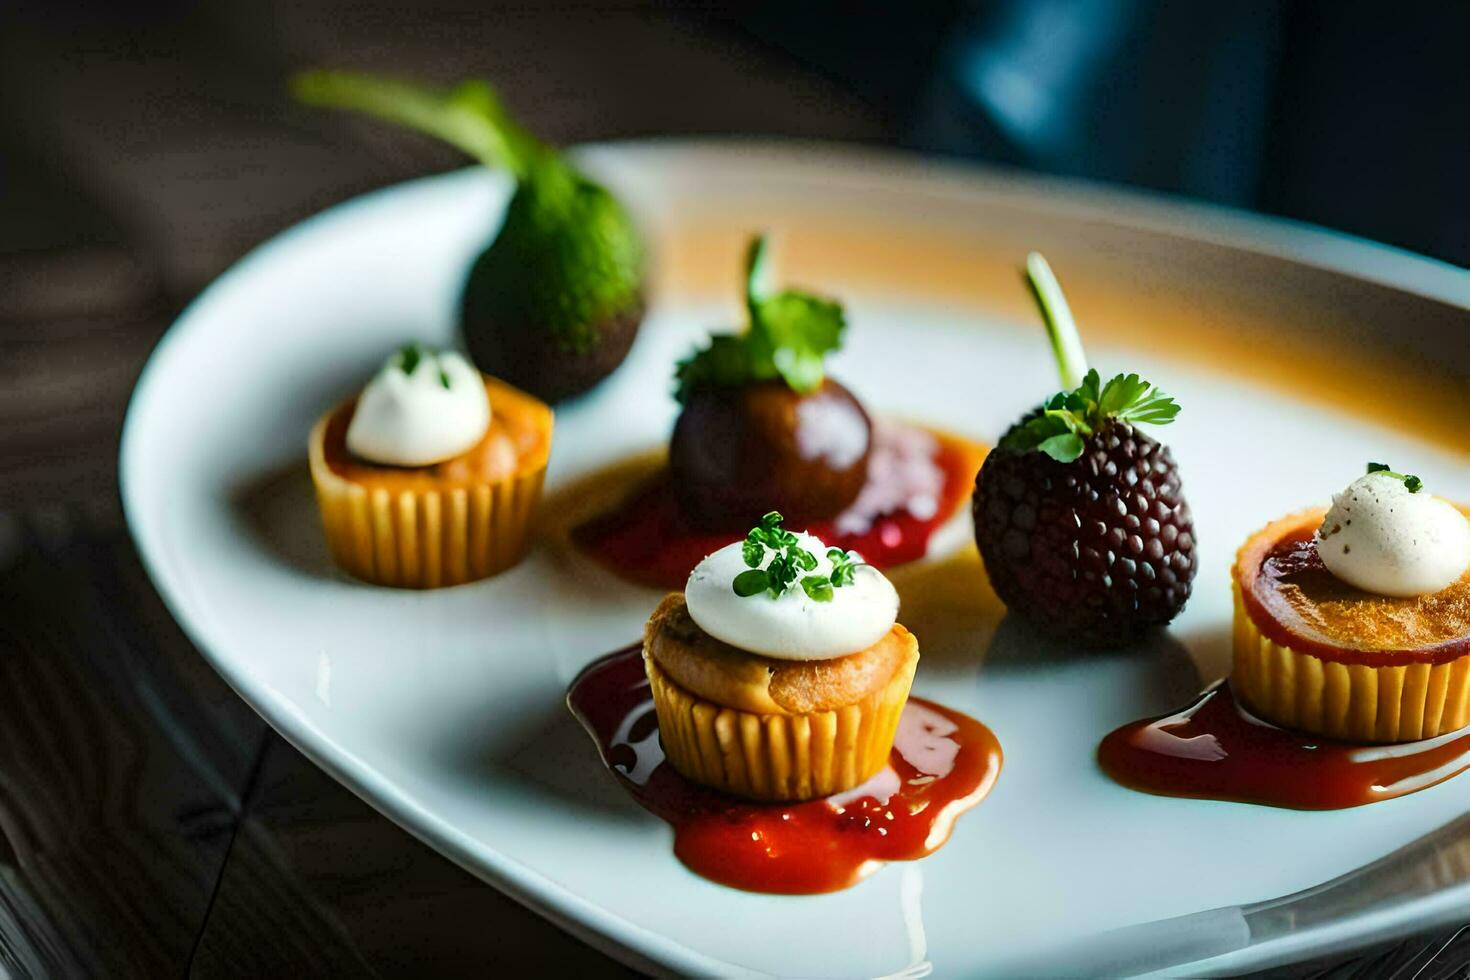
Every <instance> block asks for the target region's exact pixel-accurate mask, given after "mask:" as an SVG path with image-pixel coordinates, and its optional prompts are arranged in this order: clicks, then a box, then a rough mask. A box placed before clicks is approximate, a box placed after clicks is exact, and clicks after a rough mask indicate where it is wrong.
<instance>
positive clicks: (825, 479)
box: [669, 378, 873, 530]
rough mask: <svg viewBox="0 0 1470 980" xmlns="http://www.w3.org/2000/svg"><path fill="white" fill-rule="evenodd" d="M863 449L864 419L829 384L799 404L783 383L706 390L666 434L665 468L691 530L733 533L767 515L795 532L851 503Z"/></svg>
mask: <svg viewBox="0 0 1470 980" xmlns="http://www.w3.org/2000/svg"><path fill="white" fill-rule="evenodd" d="M872 441H873V426H872V423H871V421H870V420H869V419H868V413H867V412H866V411H864V410H863V407H862V405H861V404H860V403H859V402H858V400H857V399H856V398H854V397H853V396H852V393H851V392H849V391H848V390H847V389H846V388H844V387H843V386H842V385H840V384H838V383H837V382H836V381H833V380H832V379H830V378H828V379H826V380H825V381H823V382H822V386H821V387H820V388H818V389H817V390H816V391H814V392H812V393H810V394H806V395H802V394H798V393H797V392H795V391H792V390H791V388H790V387H788V386H787V385H786V383H785V382H784V381H761V382H756V383H752V384H745V385H736V386H708V387H702V388H698V389H695V390H694V391H692V392H691V393H690V394H689V397H688V399H687V401H686V402H685V404H684V410H683V412H681V413H680V415H679V420H678V422H676V423H675V425H674V435H673V438H672V439H671V440H670V442H669V469H670V471H671V475H672V478H673V482H674V490H675V493H676V494H677V496H678V498H679V502H680V504H681V505H682V507H683V510H684V512H685V514H686V515H687V516H688V518H689V519H690V521H691V522H692V523H694V524H696V525H698V526H700V527H704V528H707V529H720V530H726V529H728V530H743V529H744V528H746V527H749V526H750V525H751V524H754V523H755V522H756V521H758V520H759V519H760V517H761V515H762V514H764V513H766V512H767V511H770V510H777V511H780V512H781V513H782V514H783V515H785V517H786V522H787V524H788V526H791V527H801V526H802V525H803V524H808V523H813V522H817V521H824V520H829V519H831V518H833V517H836V516H837V515H838V514H840V513H842V511H843V510H845V509H846V508H847V507H848V505H850V504H851V503H852V502H853V501H854V500H856V499H857V495H858V493H859V491H861V490H862V488H863V484H864V482H866V480H867V475H868V452H869V449H870V448H871V445H872Z"/></svg>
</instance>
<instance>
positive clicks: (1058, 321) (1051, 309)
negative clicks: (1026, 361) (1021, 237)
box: [1026, 252, 1087, 391]
mask: <svg viewBox="0 0 1470 980" xmlns="http://www.w3.org/2000/svg"><path fill="white" fill-rule="evenodd" d="M1026 283H1027V285H1029V286H1030V287H1031V293H1032V295H1034V296H1035V297H1036V305H1037V306H1038V307H1040V308H1041V319H1042V321H1043V322H1044V323H1045V324H1046V335H1047V337H1048V338H1049V339H1050V340H1051V349H1052V354H1053V355H1054V356H1055V357H1056V359H1057V372H1058V373H1059V374H1060V375H1061V378H1062V388H1064V389H1065V390H1067V391H1071V390H1073V389H1075V388H1077V387H1078V386H1079V385H1081V384H1082V379H1083V377H1085V376H1086V374H1087V354H1086V352H1085V351H1083V349H1082V338H1081V337H1079V336H1078V335H1077V323H1076V321H1075V320H1073V319H1072V309H1071V307H1069V306H1068V305H1067V297H1066V295H1065V294H1064V293H1063V292H1062V286H1061V283H1059V282H1057V277H1056V274H1055V273H1053V272H1052V271H1051V266H1050V265H1048V264H1047V261H1046V259H1045V258H1043V257H1042V255H1041V253H1040V252H1032V253H1030V254H1029V255H1027V256H1026Z"/></svg>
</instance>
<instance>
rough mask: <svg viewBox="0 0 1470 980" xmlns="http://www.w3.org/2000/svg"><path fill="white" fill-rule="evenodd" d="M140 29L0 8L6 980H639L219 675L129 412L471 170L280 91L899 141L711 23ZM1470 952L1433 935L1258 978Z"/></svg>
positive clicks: (1461, 960) (445, 2) (270, 10)
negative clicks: (283, 269) (347, 79)
mask: <svg viewBox="0 0 1470 980" xmlns="http://www.w3.org/2000/svg"><path fill="white" fill-rule="evenodd" d="M144 9H145V11H149V13H144V14H136V12H135V16H131V17H129V18H126V19H123V18H114V17H112V16H110V15H109V13H108V11H107V6H106V5H105V4H100V3H99V4H98V5H97V6H95V7H88V6H79V7H77V8H75V9H74V10H72V11H71V12H70V13H58V12H57V11H55V10H52V9H49V5H37V6H36V7H35V8H34V9H32V10H30V11H29V12H28V11H27V10H26V9H25V8H23V7H16V6H13V5H5V6H0V421H3V425H0V447H3V451H0V977H3V976H6V975H15V976H18V977H31V976H34V977H49V976H74V975H76V976H82V975H91V976H109V977H128V976H138V977H167V976H179V975H185V974H187V975H190V976H199V977H235V976H283V975H292V976H298V975H306V976H335V975H343V976H358V975H374V974H377V975H383V976H402V975H415V976H422V975H431V976H457V975H471V974H485V973H487V972H491V971H514V972H517V973H519V972H538V973H539V972H549V971H556V972H561V971H578V972H591V973H597V974H617V973H620V972H626V971H624V970H622V968H621V967H619V966H618V965H617V964H615V963H614V962H613V961H611V960H609V959H607V958H606V957H604V956H602V955H601V954H599V953H597V952H596V951H594V950H592V949H590V948H589V947H587V946H585V945H583V944H582V943H580V942H578V941H577V940H575V939H572V938H571V937H569V936H567V935H566V934H564V933H562V932H561V931H559V930H558V929H556V928H555V927H553V926H551V925H550V924H548V923H546V922H544V921H543V920H541V919H540V918H538V917H537V916H535V915H533V914H532V913H530V912H528V911H526V910H524V909H522V908H521V907H520V906H519V905H517V904H516V903H514V902H513V901H511V900H509V899H507V898H504V897H502V896H501V895H499V894H498V893H497V892H495V891H494V890H493V889H491V888H489V887H488V886H485V885H483V884H481V883H479V882H478V881H477V880H476V879H474V878H472V877H471V876H470V875H469V874H467V873H465V872H464V871H461V870H460V869H458V868H457V867H455V866H453V865H451V864H450V863H449V862H448V861H446V860H444V859H443V858H441V857H439V856H438V855H437V854H435V853H434V852H432V851H430V850H429V849H428V848H426V847H424V846H423V845H421V844H419V843H418V842H416V841H415V840H413V839H412V838H410V837H409V836H408V835H407V834H406V833H404V832H403V831H401V830H400V829H398V828H397V827H396V826H394V825H393V824H391V823H389V822H388V821H387V820H385V819H384V818H383V817H381V816H379V815H378V814H377V813H376V812H374V811H373V810H372V809H371V808H370V807H368V806H367V805H366V804H365V803H363V802H362V801H360V800H358V799H357V798H356V797H355V796H353V795H352V794H350V793H349V792H347V791H346V790H345V789H343V788H342V787H341V786H339V785H338V784H337V783H335V782H334V781H333V780H332V779H330V778H329V777H328V776H326V775H325V774H324V773H322V772H321V771H320V770H318V769H317V768H316V767H315V766H313V765H312V764H311V763H309V762H308V761H306V760H305V759H304V758H303V757H302V756H301V755H300V754H299V753H298V752H296V751H295V750H294V749H292V748H291V747H290V746H288V745H286V744H285V743H284V742H283V741H282V740H281V739H280V738H279V737H278V736H276V735H275V734H274V733H273V732H271V731H270V730H269V729H268V728H267V727H266V725H265V724H264V723H263V722H262V721H261V719H260V718H258V717H257V716H256V715H255V714H254V712H253V711H251V710H250V709H249V708H248V707H246V706H245V705H244V703H243V702H241V701H240V700H239V699H238V698H237V697H236V696H235V695H234V694H233V693H232V692H231V691H230V690H229V689H228V688H227V687H226V686H225V685H224V683H223V682H222V681H221V680H220V679H219V678H218V677H217V676H216V675H215V674H214V673H213V672H212V670H211V669H210V668H209V667H208V666H207V665H206V664H205V663H204V661H203V660H202V659H201V658H200V657H199V656H198V654H197V653H196V652H195V651H194V650H193V648H192V647H191V646H190V644H189V642H188V641H187V640H186V639H185V637H184V636H183V635H182V633H181V632H180V630H179V629H178V627H177V626H176V625H175V624H174V623H173V621H172V620H171V619H170V617H169V615H168V613H167V612H166V611H165V609H164V608H163V606H162V604H161V602H160V600H159V599H158V597H157V595H156V593H155V592H154V590H153V588H152V586H151V585H150V584H149V582H148V580H147V578H146V576H145V575H144V574H143V571H142V569H141V568H140V566H139V563H138V559H137V556H136V554H135V552H134V550H133V548H132V545H131V543H130V541H129V540H128V537H127V533H126V531H125V529H124V527H123V524H122V517H121V511H120V507H119V503H118V493H117V484H116V458H117V443H118V435H119V431H120V427H121V420H122V414H123V410H124V408H125V405H126V401H127V396H128V393H129V391H130V390H131V387H132V384H133V382H134V380H135V379H136V377H137V374H138V371H139V370H140V368H141V366H142V364H143V361H144V360H145V358H146V357H147V354H148V352H149V350H150V349H151V348H152V346H153V344H154V343H155V342H156V341H157V339H158V337H159V336H160V335H161V333H162V331H163V330H164V329H165V328H166V327H167V325H168V324H169V322H170V321H171V319H172V318H173V317H174V316H175V315H176V314H177V312H178V311H179V310H180V308H181V307H182V306H183V304H184V303H186V302H187V301H188V300H189V299H190V298H191V297H192V296H193V295H194V294H195V293H196V292H197V291H198V290H199V289H200V288H201V287H202V286H203V285H204V284H205V283H207V282H208V281H209V280H210V279H211V278H212V277H213V276H214V275H216V274H218V273H219V272H220V271H221V270H222V269H223V268H225V267H226V266H227V265H228V264H229V263H230V262H232V261H233V260H234V259H236V258H238V257H239V256H240V255H241V254H242V253H243V252H244V251H245V250H246V249H248V248H249V247H250V246H252V245H253V244H255V243H257V242H259V241H261V240H262V239H263V238H265V237H266V236H268V235H270V234H272V233H273V232H275V231H277V230H279V229H281V228H283V227H285V226H286V225H287V224H289V223H291V222H293V221H295V220H297V219H299V218H301V217H304V216H305V215H307V214H309V213H311V212H313V211H316V210H318V209H320V208H322V207H324V206H326V205H328V204H331V203H334V202H336V201H338V200H341V199H343V198H345V197H348V196H350V195H352V194H355V193H359V192H361V191H363V190H366V189H369V188H372V187H377V186H381V185H383V184H387V183H391V182H393V181H396V180H401V179H403V178H406V177H410V176H415V175H419V174H422V173H426V172H431V171H434V170H439V169H445V168H447V167H449V166H454V165H457V164H458V160H457V158H456V157H455V156H454V155H453V154H452V153H449V152H447V151H445V150H443V149H442V148H440V147H437V146H434V145H432V144H429V143H427V142H424V141H421V140H418V139H416V138H413V137H407V136H403V135H401V134H396V133H392V132H389V131H386V130H384V129H381V128H377V127H373V126H368V125H362V124H358V123H354V122H348V121H345V120H342V119H336V118H324V117H322V116H318V115H315V114H311V113H308V112H304V111H302V110H298V109H293V108H292V107H290V106H289V105H288V104H287V103H286V101H285V100H284V98H283V96H282V93H281V84H282V78H283V77H284V75H285V74H286V72H287V71H288V70H290V69H291V68H293V67H296V66H303V65H308V64H316V63H322V64H338V65H353V66H358V67H363V68H370V69H377V70H388V71H394V72H399V73H402V74H406V75H412V76H418V77H423V78H426V79H434V80H440V81H450V80H453V79H456V78H459V77H462V76H468V75H479V74H483V75H488V76H492V77H493V78H494V79H495V80H496V81H497V83H498V84H499V85H500V87H501V89H502V91H503V94H504V96H505V98H506V100H507V102H508V103H509V104H510V105H511V106H513V107H514V108H515V109H516V110H518V111H519V112H520V113H521V114H522V115H523V116H524V118H525V119H526V121H527V122H528V123H529V124H530V125H531V126H532V128H534V129H536V130H538V131H539V132H541V133H543V134H544V135H546V136H547V137H548V138H550V139H552V140H554V141H557V142H573V141H580V140H589V139H599V138H609V137H624V136H636V135H644V134H651V133H698V132H751V133H762V134H776V135H782V134H786V135H796V136H803V137H814V138H828V139H849V140H867V141H890V140H892V139H893V138H894V135H895V134H894V131H893V126H892V123H891V121H890V120H888V119H886V118H885V117H884V113H883V112H882V111H880V110H878V109H876V108H874V107H873V106H871V105H868V104H865V103H864V102H863V101H861V100H860V99H858V98H856V97H855V96H853V95H851V94H849V93H847V92H844V91H843V90H841V89H840V88H839V87H837V86H836V85H835V84H833V83H831V82H829V81H827V80H825V79H824V78H823V77H822V76H821V75H820V74H817V73H815V72H813V71H811V70H809V69H806V68H804V67H802V66H801V65H800V64H798V63H796V62H795V61H793V60H791V59H789V58H787V57H785V56H783V55H782V54H781V53H780V52H779V51H776V50H773V49H771V48H769V47H767V46H765V45H762V44H760V43H759V42H757V41H756V40H755V39H753V38H752V37H750V36H748V35H745V34H743V33H742V32H741V31H739V30H738V28H736V27H735V26H734V25H732V24H730V23H726V22H724V21H723V20H721V19H720V18H717V17H713V16H710V15H708V14H704V15H700V16H689V15H678V14H674V13H670V12H669V11H667V10H666V9H664V8H661V7H656V6H655V7H644V6H640V5H636V4H622V5H619V6H617V7H612V8H605V9H600V10H599V9H590V8H588V7H586V6H585V5H579V6H574V7H556V8H554V9H550V10H547V9H546V8H543V7H538V6H535V5H526V6H523V7H519V8H516V7H505V8H502V9H494V8H487V6H486V5H485V4H480V3H469V2H464V3H455V2H453V0H438V2H434V3H432V4H426V5H421V6H419V7H416V8H414V10H413V11H412V13H411V14H409V13H405V12H404V11H403V10H401V9H400V8H399V6H398V5H387V4H384V5H379V6H365V5H363V4H361V3H357V4H349V3H347V2H345V0H343V2H337V0H315V2H312V3H306V4H295V3H288V2H286V0H259V2H256V3H252V4H235V5H232V4H228V3H226V2H225V0H207V2H202V3H195V4H190V5H187V6H180V5H171V4H168V3H160V4H157V5H151V6H148V7H145V8H144ZM609 79H615V80H616V82H617V83H616V84H609V83H608V80H609ZM671 80H673V81H671ZM1467 959H1470V940H1467V939H1466V938H1464V937H1463V936H1462V935H1461V933H1459V932H1457V931H1455V930H1447V931H1443V932H1441V933H1436V934H1434V935H1428V936H1422V937H1416V938H1415V939H1413V940H1409V941H1407V942H1403V943H1396V944H1393V945H1391V946H1387V947H1380V948H1377V949H1374V950H1370V951H1368V952H1367V953H1361V952H1359V953H1356V954H1354V955H1352V956H1348V957H1344V956H1337V957H1333V958H1328V959H1326V960H1323V961H1320V962H1314V963H1311V964H1300V965H1298V966H1296V967H1293V968H1291V969H1289V970H1283V971H1274V973H1273V975H1278V976H1306V975H1320V976H1341V977H1350V976H1387V975H1390V974H1392V975H1394V976H1401V977H1405V978H1407V977H1441V976H1463V975H1465V963H1466V962H1467Z"/></svg>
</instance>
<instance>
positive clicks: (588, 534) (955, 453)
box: [572, 432, 982, 589]
mask: <svg viewBox="0 0 1470 980" xmlns="http://www.w3.org/2000/svg"><path fill="white" fill-rule="evenodd" d="M929 435H930V436H932V437H933V439H934V442H935V451H934V455H933V461H934V464H935V465H936V466H937V467H938V468H939V469H940V471H941V472H942V473H943V476H944V479H943V484H942V487H941V489H940V492H939V494H938V495H937V501H938V505H939V506H938V508H937V509H936V510H935V511H934V513H932V514H928V515H926V516H923V517H919V516H915V515H914V514H912V513H910V512H909V511H908V510H907V509H903V510H899V511H896V512H894V513H889V514H884V515H882V516H880V517H878V518H876V519H875V520H874V521H873V523H872V526H871V527H870V528H869V529H868V530H867V531H865V532H863V533H861V534H844V533H839V532H838V531H837V529H836V527H835V526H834V525H835V522H833V521H827V522H823V523H817V524H811V525H808V526H807V527H806V528H805V530H807V531H809V532H810V533H812V534H814V535H816V536H817V537H819V538H821V539H822V540H823V541H825V542H826V543H827V544H828V545H830V546H832V547H835V548H845V549H847V550H848V551H856V552H858V553H859V554H861V555H862V556H863V558H864V560H866V561H867V562H868V563H869V564H871V565H873V566H874V567H876V568H892V567H893V566H895V565H902V564H904V563H905V562H911V561H917V560H918V559H920V558H922V557H924V554H925V552H926V551H927V550H928V547H929V538H930V537H931V536H932V535H933V534H934V531H935V530H936V529H937V528H938V527H940V526H941V525H942V524H944V523H945V522H946V521H948V520H949V519H950V518H951V517H953V516H954V514H955V513H956V512H957V511H958V510H959V508H960V507H962V506H963V505H965V504H966V503H967V502H968V501H969V498H970V491H971V490H972V489H973V488H974V486H975V474H976V473H977V472H978V470H979V465H980V460H981V458H982V450H980V449H979V448H978V447H975V446H973V445H972V444H969V443H966V442H963V441H962V440H959V439H956V438H954V437H952V436H947V435H944V434H942V433H937V432H930V433H929ZM872 478H873V477H871V476H870V479H872ZM746 530H747V529H746V528H732V529H731V530H729V531H723V532H710V531H708V530H705V529H703V528H698V527H695V526H693V525H692V524H691V523H690V522H689V521H688V519H687V518H685V516H684V510H683V508H682V507H681V506H680V505H679V501H678V498H677V497H676V496H675V494H674V488H673V483H672V480H671V478H670V476H669V473H668V471H667V470H665V471H664V472H662V473H660V474H659V475H658V476H656V477H654V478H653V479H651V480H650V481H649V482H647V483H645V484H644V485H643V486H642V487H641V488H639V489H638V490H635V491H634V492H633V493H632V494H630V495H629V497H628V498H627V499H626V500H624V501H623V502H622V503H621V504H620V505H619V506H617V507H615V508H614V509H613V510H611V511H609V512H608V513H606V514H603V515H600V516H598V517H594V518H593V519H592V520H590V521H587V522H586V523H584V524H582V525H580V526H579V527H577V528H575V529H574V530H573V531H572V540H573V541H575V542H576V543H577V545H578V547H580V548H582V550H584V551H586V552H587V553H588V554H590V555H591V556H592V557H593V558H595V559H596V560H597V561H598V562H599V563H601V564H602V565H604V566H606V567H607V568H608V569H610V570H612V571H613V572H615V573H617V574H618V575H620V576H622V577H623V578H625V579H628V580H630V581H633V582H637V583H639V584H640V585H651V586H655V587H657V588H663V589H681V588H683V587H684V583H685V582H687V581H688V580H689V573H690V572H692V571H694V566H695V565H698V564H699V562H700V561H701V560H702V559H703V558H704V557H705V556H706V555H708V554H711V553H713V552H715V551H718V550H719V549H720V548H723V547H724V546H725V545H727V544H729V543H730V542H731V541H738V540H739V539H740V538H742V537H744V536H745V532H746Z"/></svg>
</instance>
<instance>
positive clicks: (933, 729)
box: [567, 646, 1001, 895]
mask: <svg viewBox="0 0 1470 980" xmlns="http://www.w3.org/2000/svg"><path fill="white" fill-rule="evenodd" d="M567 704H568V706H569V707H570V708H571V709H572V714H574V715H576V717H577V720H578V721H580V722H581V723H582V725H583V727H585V728H586V729H587V732H588V734H590V735H591V736H592V738H593V740H594V741H596V743H597V748H598V751H599V752H601V753H602V759H603V761H604V762H606V763H607V765H608V768H610V769H612V770H613V772H614V773H616V774H617V776H618V781H619V782H621V783H622V784H623V787H624V788H625V789H626V790H627V791H628V792H629V793H630V794H631V795H632V797H633V799H635V800H637V801H638V803H639V804H640V805H641V806H642V807H643V808H644V809H646V810H648V811H649V812H650V813H653V814H654V815H656V816H658V817H661V818H662V819H664V820H667V821H668V822H669V823H670V824H671V825H672V826H673V828H674V854H675V856H676V857H678V858H679V860H680V861H682V862H683V863H684V864H685V866H686V867H688V868H689V869H690V870H691V871H693V872H694V873H696V874H699V875H702V876H704V877H705V878H708V879H710V880H711V881H716V882H719V883H720V884H722V885H728V886H730V887H731V888H740V889H743V890H745V891H752V892H768V893H772V894H780V895H814V894H820V893H823V892H835V891H840V890H842V889H844V888H849V887H851V886H853V885H855V884H857V883H858V882H859V881H861V880H862V879H864V878H866V877H867V876H868V875H869V874H871V873H872V872H874V871H876V870H877V869H878V868H879V867H881V866H882V865H883V863H884V862H887V861H912V860H915V859H917V858H921V857H925V856H927V855H929V854H932V853H934V852H935V851H937V850H938V849H939V848H940V847H942V846H944V843H945V841H947V840H948V839H949V835H950V831H951V830H952V829H953V828H954V823H955V821H956V820H957V819H958V818H959V816H960V814H962V813H964V812H965V811H966V810H969V809H971V808H972V807H974V806H975V805H976V804H978V803H979V802H980V801H981V800H982V799H984V798H985V796H986V794H988V793H989V792H990V789H991V787H992V786H994V785H995V780H996V777H998V776H999V775H1000V767H1001V751H1000V743H999V742H997V741H996V739H995V736H994V735H993V734H992V733H991V731H990V729H988V728H986V727H985V726H984V725H982V724H980V723H979V722H978V721H976V720H975V719H973V718H970V717H969V716H967V715H962V714H960V713H959V712H956V711H950V710H949V709H948V708H942V707H940V706H939V705H937V704H934V703H932V702H929V701H925V700H922V699H920V698H910V699H909V703H908V705H907V706H906V707H905V708H904V715H903V719H902V721H901V722H900V723H899V732H898V737H897V738H896V739H895V741H894V748H893V753H892V755H891V756H890V757H889V767H890V768H889V769H888V770H885V771H884V772H883V773H880V774H879V775H878V776H875V777H874V778H873V779H871V780H869V781H868V782H867V783H865V784H864V785H863V786H860V787H857V788H856V789H853V790H849V791H848V792H846V793H843V794H840V795H838V796H834V797H830V798H828V799H824V800H810V801H807V802H805V803H753V802H750V801H748V800H741V799H737V798H735V797H732V796H727V795H725V794H723V793H720V792H718V791H716V790H713V789H709V788H707V787H705V786H701V785H700V784H698V783H695V782H691V781H690V780H687V779H685V778H684V777H683V776H681V775H680V774H679V773H678V771H676V770H675V769H674V767H673V766H671V765H669V764H668V763H667V762H665V761H664V754H663V749H662V748H661V747H660V746H659V741H658V716H657V715H656V714H655V713H654V710H653V697H652V695H651V694H650V692H649V689H648V679H647V677H646V675H645V674H644V672H643V653H642V649H641V648H640V647H637V646H634V647H630V648H628V649H627V650H622V651H619V652H618V653H614V654H611V655H609V656H607V657H604V658H602V659H601V660H598V661H596V662H595V663H593V664H592V665H591V666H589V667H588V668H587V669H586V670H584V671H582V673H581V674H580V675H579V676H578V677H577V679H576V680H575V681H573V682H572V686H571V688H570V690H569V691H568V692H567Z"/></svg>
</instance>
